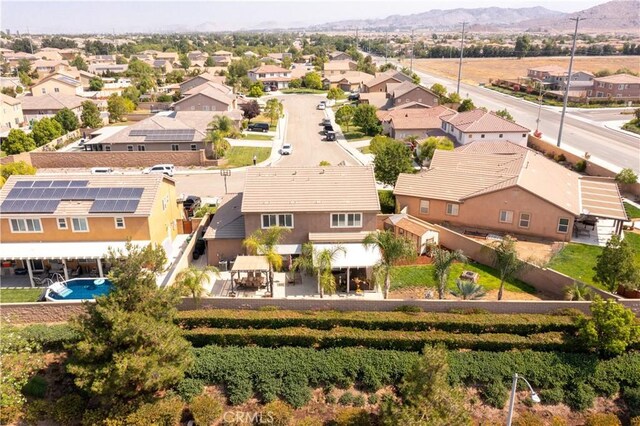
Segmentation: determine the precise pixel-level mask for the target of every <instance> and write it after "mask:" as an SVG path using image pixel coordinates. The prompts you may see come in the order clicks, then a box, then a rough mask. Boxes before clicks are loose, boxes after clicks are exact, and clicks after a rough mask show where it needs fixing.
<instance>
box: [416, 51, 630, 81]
mask: <svg viewBox="0 0 640 426" xmlns="http://www.w3.org/2000/svg"><path fill="white" fill-rule="evenodd" d="M405 62H408V61H406V60H405ZM544 65H556V66H560V67H566V68H569V57H568V56H562V57H558V56H554V57H542V58H523V59H516V58H468V59H465V60H464V61H463V63H462V80H463V81H464V82H466V83H471V84H478V83H489V79H494V80H495V79H517V78H518V77H524V76H526V75H527V69H528V68H532V67H539V66H544ZM414 67H416V68H417V69H418V70H420V71H424V72H426V73H429V74H434V75H440V76H443V77H447V78H451V79H457V78H458V59H418V60H415V61H414ZM620 68H629V69H630V70H632V71H634V72H639V71H640V57H638V56H578V57H576V58H575V60H574V63H573V69H574V70H575V71H578V70H580V71H590V72H596V71H599V70H602V69H609V70H611V71H615V70H617V69H620Z"/></svg>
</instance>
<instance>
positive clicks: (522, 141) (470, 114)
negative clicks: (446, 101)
mask: <svg viewBox="0 0 640 426" xmlns="http://www.w3.org/2000/svg"><path fill="white" fill-rule="evenodd" d="M441 118H442V130H443V131H445V132H446V133H447V134H449V135H450V136H452V138H453V139H454V140H455V141H457V142H458V143H459V144H460V145H466V144H468V143H471V142H475V141H482V140H487V141H488V140H500V139H502V140H508V141H511V142H514V143H517V144H518V145H522V146H527V135H528V134H529V132H530V130H529V129H528V128H526V127H524V126H521V125H519V124H517V123H515V122H513V121H509V120H507V119H505V118H502V117H500V116H499V115H497V114H496V113H495V112H490V111H484V110H482V109H474V110H472V111H465V112H454V113H453V114H451V115H449V116H443V117H441Z"/></svg>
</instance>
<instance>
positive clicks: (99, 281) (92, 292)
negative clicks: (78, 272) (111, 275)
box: [45, 278, 113, 302]
mask: <svg viewBox="0 0 640 426" xmlns="http://www.w3.org/2000/svg"><path fill="white" fill-rule="evenodd" d="M64 285H65V286H66V287H67V288H68V289H69V290H71V293H69V294H67V295H66V296H64V297H63V296H61V295H59V294H58V293H56V292H55V291H53V290H52V289H51V288H48V289H47V291H46V294H45V298H46V299H47V300H48V301H50V302H61V301H64V300H92V299H95V298H96V296H102V295H105V294H107V293H109V292H110V291H111V288H112V287H113V284H112V283H111V281H109V280H108V279H106V278H74V279H71V280H69V281H65V283H64Z"/></svg>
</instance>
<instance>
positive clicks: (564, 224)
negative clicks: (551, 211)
mask: <svg viewBox="0 0 640 426" xmlns="http://www.w3.org/2000/svg"><path fill="white" fill-rule="evenodd" d="M567 231H569V219H568V218H566V217H561V218H560V219H559V220H558V232H560V233H561V234H566V233H567Z"/></svg>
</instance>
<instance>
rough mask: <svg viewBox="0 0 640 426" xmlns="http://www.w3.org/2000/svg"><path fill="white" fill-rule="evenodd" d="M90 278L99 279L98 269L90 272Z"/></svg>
mask: <svg viewBox="0 0 640 426" xmlns="http://www.w3.org/2000/svg"><path fill="white" fill-rule="evenodd" d="M89 276H90V277H92V278H93V277H97V276H98V270H97V269H96V268H91V272H89Z"/></svg>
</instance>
